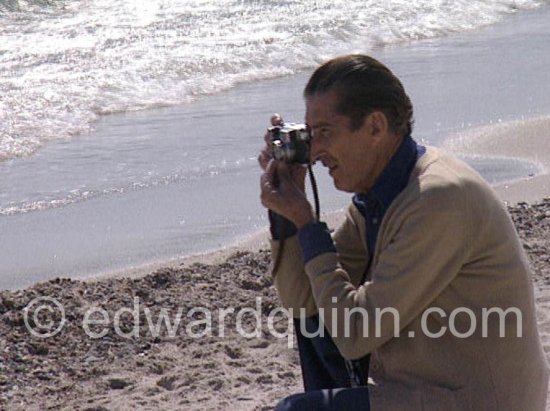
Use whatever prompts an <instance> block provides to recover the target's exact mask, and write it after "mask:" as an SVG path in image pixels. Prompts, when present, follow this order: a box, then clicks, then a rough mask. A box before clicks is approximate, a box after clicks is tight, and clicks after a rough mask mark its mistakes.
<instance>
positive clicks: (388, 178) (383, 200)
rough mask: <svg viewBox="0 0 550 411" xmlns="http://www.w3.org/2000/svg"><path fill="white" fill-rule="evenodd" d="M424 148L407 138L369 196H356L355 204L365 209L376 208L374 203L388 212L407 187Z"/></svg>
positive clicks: (360, 194) (358, 194)
mask: <svg viewBox="0 0 550 411" xmlns="http://www.w3.org/2000/svg"><path fill="white" fill-rule="evenodd" d="M423 148H424V147H422V146H419V145H417V144H416V142H415V141H414V140H413V139H412V137H411V136H407V137H405V139H404V140H403V142H402V143H401V145H400V146H399V148H398V149H397V151H396V152H395V154H394V155H393V157H392V158H391V159H390V162H389V163H388V165H387V166H386V168H384V170H383V171H382V174H380V176H379V177H378V179H377V180H376V182H375V183H374V186H373V187H372V189H371V190H370V191H369V192H368V193H367V194H362V193H357V194H355V195H354V197H353V202H354V203H355V204H356V205H357V203H360V204H361V203H362V204H361V205H362V206H363V207H364V206H367V207H368V208H370V207H371V206H374V205H375V204H373V202H374V203H377V204H378V205H379V206H381V207H382V210H386V209H387V208H388V207H389V206H390V204H391V203H392V201H393V200H394V199H395V198H396V197H397V196H398V195H399V193H400V192H401V191H402V190H403V189H404V188H405V186H406V185H407V183H408V181H409V177H410V175H411V172H412V169H413V167H414V164H415V163H416V159H417V158H418V157H420V156H421V155H422V154H423V151H424V150H423ZM361 208H362V207H361Z"/></svg>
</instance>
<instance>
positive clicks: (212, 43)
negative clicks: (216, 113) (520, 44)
mask: <svg viewBox="0 0 550 411" xmlns="http://www.w3.org/2000/svg"><path fill="white" fill-rule="evenodd" d="M182 3H183V2H182ZM545 3H547V1H541V0H538V1H537V0H492V1H487V0H457V1H453V2H450V1H443V0H413V1H408V2H405V1H397V0H393V1H388V2H384V3H381V2H376V1H374V0H370V1H364V0H346V1H344V0H316V1H313V0H308V1H304V2H293V1H286V0H274V1H259V0H249V1H245V2H243V1H221V0H218V1H206V0H190V1H188V2H185V4H171V3H166V2H164V1H160V0H151V1H150V2H147V3H137V2H134V1H130V0H126V1H123V0H118V1H116V2H115V1H113V0H95V1H89V2H84V1H81V2H79V1H74V2H67V3H64V2H53V1H46V0H31V1H27V2H23V1H14V0H0V36H1V38H2V41H3V44H2V46H1V47H0V48H1V49H2V50H0V72H2V73H3V75H2V77H1V78H0V93H1V95H2V100H1V101H0V160H2V159H9V158H13V157H21V156H28V155H31V154H32V153H33V152H35V151H36V150H37V149H38V148H39V147H40V146H41V145H43V144H44V143H45V142H47V141H50V140H54V139H60V138H70V137H72V136H74V135H77V134H82V133H86V132H89V131H90V130H92V128H93V123H94V120H96V119H97V118H98V116H100V115H105V114H112V113H118V112H125V111H136V110H143V109H149V108H154V107H165V106H171V105H177V104H182V103H186V102H189V101H192V100H193V99H195V98H197V97H198V96H201V95H206V94H212V93H217V92H220V91H222V90H226V89H228V88H230V87H233V86H235V85H236V84H239V83H242V82H249V81H256V80H261V79H268V78H274V77H278V76H283V75H289V74H292V73H295V72H297V71H300V70H303V69H308V68H311V67H315V66H316V65H317V64H318V63H319V62H320V61H323V60H325V59H327V58H329V57H332V56H334V55H336V54H342V53H346V52H351V51H363V52H368V50H371V49H372V48H373V47H380V46H385V45H388V44H393V43H397V42H402V41H412V40H421V39H427V38H433V37H440V36H445V35H449V34H451V33H455V32H461V31H465V30H473V29H476V28H479V27H482V26H485V25H488V24H493V23H496V22H498V21H500V20H502V19H503V18H504V16H506V15H507V14H510V13H513V12H515V11H517V10H522V9H530V8H535V7H538V6H541V5H542V4H545Z"/></svg>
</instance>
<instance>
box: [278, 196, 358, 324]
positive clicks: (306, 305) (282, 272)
mask: <svg viewBox="0 0 550 411" xmlns="http://www.w3.org/2000/svg"><path fill="white" fill-rule="evenodd" d="M354 207H355V206H354V205H351V206H350V207H349V209H348V211H347V213H346V218H345V219H344V221H343V222H342V224H340V226H339V227H338V228H337V229H336V231H335V232H334V234H333V236H332V237H333V239H334V245H335V247H336V250H337V251H336V252H334V251H333V252H332V253H338V254H337V255H338V256H339V259H340V261H341V264H342V266H343V267H346V269H347V272H348V273H349V275H350V276H351V278H352V282H353V283H354V284H355V285H358V284H359V282H360V280H361V278H362V277H363V273H364V271H365V268H366V264H367V261H368V255H367V252H366V248H365V247H364V245H363V242H362V241H361V236H362V235H364V233H362V231H361V230H360V228H359V227H362V226H364V220H363V219H361V217H360V216H359V213H358V212H357V211H356V210H355V209H354ZM326 235H327V236H328V234H326ZM285 241H286V242H285V245H284V250H283V256H282V258H281V260H280V264H279V267H278V269H277V271H276V272H273V282H274V284H275V288H276V289H277V292H278V294H279V299H280V300H281V303H282V305H283V307H284V308H286V309H292V315H293V317H295V318H298V317H300V316H301V315H305V316H306V317H309V316H312V315H314V314H317V312H318V310H317V305H316V304H315V300H314V298H313V293H312V291H311V284H310V280H309V278H308V276H307V275H306V273H305V270H304V257H303V254H302V250H301V248H300V244H299V242H298V238H297V236H293V237H289V238H287V239H286V240H285ZM329 241H331V242H332V239H331V238H330V237H329ZM280 244H281V243H280V241H277V240H272V242H271V251H272V256H273V259H275V258H277V254H278V252H279V249H280ZM332 253H331V254H332ZM323 255H324V254H323Z"/></svg>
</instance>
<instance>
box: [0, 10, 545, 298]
mask: <svg viewBox="0 0 550 411" xmlns="http://www.w3.org/2000/svg"><path fill="white" fill-rule="evenodd" d="M547 3H548V2H545V1H533V0H531V1H529V0H524V1H452V2H450V1H441V0H439V1H436V0H417V1H406V2H405V1H389V2H374V1H302V2H291V1H282V0H279V1H259V0H258V1H223V0H219V1H200V0H193V1H185V2H184V1H181V2H175V1H160V0H158V1H150V2H147V3H146V4H145V3H144V4H139V3H136V2H130V1H116V2H114V1H104V0H103V1H99V0H98V1H71V2H68V1H67V2H64V1H55V2H54V1H45V0H44V1H38V0H35V1H29V2H23V1H6V0H0V158H1V159H2V161H1V162H0V232H1V235H0V288H4V287H18V286H21V285H25V284H29V283H31V282H33V281H36V280H39V279H45V278H50V277H52V276H57V275H62V276H85V275H90V274H93V273H97V272H102V271H108V270H115V269H123V268H125V267H129V266H132V265H137V264H141V263H145V262H148V261H153V260H163V259H169V258H172V257H175V256H178V255H182V254H190V253H194V252H200V251H205V250H207V249H212V248H217V247H220V246H223V245H226V244H227V243H228V242H230V241H231V240H232V239H235V238H236V237H238V236H242V235H245V234H246V233H249V232H251V231H253V230H257V229H258V228H260V227H263V226H265V224H266V221H265V213H264V212H263V211H262V210H261V207H260V206H259V204H258V197H257V184H258V183H257V178H258V170H257V166H256V162H255V156H256V153H257V150H258V148H259V145H260V143H261V138H262V134H263V130H265V126H266V123H267V119H268V116H269V114H270V113H271V112H272V111H281V112H283V113H285V116H287V118H289V117H290V119H293V120H301V118H302V117H303V103H302V100H301V91H302V88H303V84H304V83H305V81H306V80H307V76H308V75H309V73H310V72H311V70H312V69H313V68H314V67H315V66H317V65H318V64H319V63H320V62H322V61H324V60H325V59H327V58H330V57H332V56H335V55H338V54H342V53H349V52H365V53H370V54H373V55H374V56H375V57H378V58H380V59H381V60H382V61H384V62H386V63H388V65H389V66H390V67H391V68H392V69H393V70H394V71H395V72H396V74H398V76H399V77H400V78H402V79H403V82H404V84H405V86H406V88H407V90H408V91H409V93H410V94H411V97H412V98H413V101H414V103H415V118H416V131H415V136H416V137H417V139H419V140H420V141H423V142H426V143H431V144H435V145H438V144H441V142H442V141H443V140H444V138H445V136H447V135H448V134H449V133H451V132H453V131H457V130H460V129H464V128H467V127H470V126H474V125H478V124H488V123H491V122H499V121H506V120H510V119H518V118H522V116H525V117H530V116H536V115H543V114H548V113H550V102H549V100H548V93H547V92H546V90H547V89H546V87H545V86H544V85H545V84H549V83H550V79H549V77H548V76H549V74H548V73H549V72H550V70H549V67H550V65H549V60H550V58H549V55H550V52H549V51H550V46H549V45H550V40H549V37H548V32H549V31H548V29H547V26H548V24H547V21H548V18H549V16H550V13H549V12H548V6H547ZM470 161H471V162H472V163H473V164H474V165H475V166H476V167H477V168H478V169H480V171H482V172H483V174H484V176H485V177H486V178H487V179H488V180H490V181H493V182H494V181H497V180H503V179H507V178H514V177H517V176H518V175H522V173H523V174H527V173H533V172H536V167H535V166H534V165H532V164H529V163H525V162H521V161H519V160H515V161H514V162H512V163H511V162H510V161H509V160H502V159H490V158H472V159H470ZM321 185H322V187H324V189H323V191H324V192H325V193H328V192H329V188H330V181H329V179H327V178H326V176H323V175H322V176H321ZM332 191H333V190H332ZM348 198H349V196H342V195H338V194H335V193H332V192H331V194H325V195H324V198H323V202H322V204H323V206H324V208H325V209H335V208H339V207H342V206H343V205H344V204H345V203H346V202H347V201H348Z"/></svg>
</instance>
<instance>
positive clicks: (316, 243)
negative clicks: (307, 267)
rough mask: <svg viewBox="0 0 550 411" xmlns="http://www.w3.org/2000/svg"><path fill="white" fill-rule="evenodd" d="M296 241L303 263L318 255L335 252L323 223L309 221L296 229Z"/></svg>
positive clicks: (328, 232)
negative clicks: (300, 250) (298, 244)
mask: <svg viewBox="0 0 550 411" xmlns="http://www.w3.org/2000/svg"><path fill="white" fill-rule="evenodd" d="M298 241H299V243H300V248H301V249H302V255H303V256H304V263H307V262H308V261H309V260H311V259H313V258H315V257H317V256H318V255H321V254H324V253H329V252H336V247H335V246H334V243H333V241H332V237H331V236H330V231H329V229H328V227H327V225H326V224H325V223H322V222H316V221H314V222H311V223H308V224H306V225H305V226H303V227H302V228H300V229H299V230H298Z"/></svg>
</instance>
